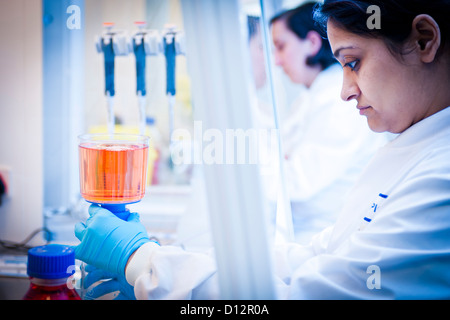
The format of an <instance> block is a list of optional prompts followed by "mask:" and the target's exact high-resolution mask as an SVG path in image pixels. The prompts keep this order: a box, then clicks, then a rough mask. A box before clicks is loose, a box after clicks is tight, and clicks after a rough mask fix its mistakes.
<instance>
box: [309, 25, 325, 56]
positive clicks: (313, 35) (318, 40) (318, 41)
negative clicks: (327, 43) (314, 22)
mask: <svg viewBox="0 0 450 320" xmlns="http://www.w3.org/2000/svg"><path fill="white" fill-rule="evenodd" d="M306 39H307V40H309V42H310V44H311V46H310V52H309V56H310V57H314V56H315V55H316V54H317V53H318V52H319V50H320V48H321V47H322V37H321V36H320V34H319V33H318V32H316V31H314V30H311V31H308V33H307V34H306Z"/></svg>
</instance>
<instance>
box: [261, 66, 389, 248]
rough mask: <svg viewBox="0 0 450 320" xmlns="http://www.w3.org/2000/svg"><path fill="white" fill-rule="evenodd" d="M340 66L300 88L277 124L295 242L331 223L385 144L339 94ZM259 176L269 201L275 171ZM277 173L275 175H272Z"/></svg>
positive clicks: (273, 192) (382, 136)
mask: <svg viewBox="0 0 450 320" xmlns="http://www.w3.org/2000/svg"><path fill="white" fill-rule="evenodd" d="M342 80H343V74H342V67H341V66H340V65H339V64H338V63H336V64H334V65H331V66H329V67H328V68H327V69H325V70H324V71H322V72H320V73H319V74H318V76H317V77H316V79H315V80H314V82H313V83H312V85H311V87H310V88H308V89H307V90H302V91H301V93H300V94H299V96H298V98H297V99H296V100H295V101H294V103H293V104H292V106H291V108H290V110H289V111H288V113H287V115H286V116H285V117H284V120H283V121H282V122H281V124H280V131H281V137H282V142H283V152H284V155H283V158H284V171H285V175H284V181H283V183H284V184H285V185H286V189H287V193H288V195H289V198H290V201H291V208H292V217H293V224H294V232H295V236H296V241H298V242H300V243H302V244H307V243H309V242H310V240H311V237H312V236H313V235H314V234H316V233H317V232H319V231H321V230H323V229H324V228H325V227H327V226H330V225H332V224H334V222H335V221H336V218H337V215H338V213H339V212H340V210H341V209H342V205H343V203H344V199H345V196H346V194H347V193H348V192H349V191H350V189H351V187H352V186H353V185H354V184H355V182H356V180H357V178H358V177H359V175H360V174H361V172H362V170H363V169H364V168H365V167H366V166H367V164H368V163H369V161H370V159H371V158H372V157H373V155H374V154H375V152H376V151H377V150H378V149H379V148H380V147H381V146H383V145H385V144H386V143H387V142H388V139H387V138H388V137H387V135H386V134H376V133H374V132H372V131H371V130H370V129H369V127H368V125H367V119H366V117H362V116H360V115H359V113H358V110H357V109H356V103H355V101H351V102H344V101H342V100H341V99H340V98H339V96H340V91H341V88H342ZM273 164H274V171H273V172H274V174H272V175H263V176H262V178H263V181H264V180H265V183H263V186H264V190H265V191H266V194H267V195H268V196H269V197H270V195H273V199H272V200H276V199H277V198H276V197H277V195H278V190H277V188H278V187H279V186H278V185H277V184H274V183H273V182H274V181H278V179H276V176H277V174H278V173H279V170H278V167H277V162H276V161H274V162H273ZM274 176H275V177H274Z"/></svg>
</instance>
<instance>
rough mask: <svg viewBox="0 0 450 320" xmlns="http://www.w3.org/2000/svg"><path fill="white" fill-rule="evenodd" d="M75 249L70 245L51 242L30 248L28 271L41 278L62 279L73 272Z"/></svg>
mask: <svg viewBox="0 0 450 320" xmlns="http://www.w3.org/2000/svg"><path fill="white" fill-rule="evenodd" d="M70 266H75V250H74V249H73V248H72V247H70V246H65V245H60V244H49V245H45V246H40V247H35V248H32V249H30V250H28V265H27V273H28V275H29V276H30V277H33V278H39V279H61V278H67V277H69V276H71V275H72V274H73V272H74V271H75V268H69V267H70Z"/></svg>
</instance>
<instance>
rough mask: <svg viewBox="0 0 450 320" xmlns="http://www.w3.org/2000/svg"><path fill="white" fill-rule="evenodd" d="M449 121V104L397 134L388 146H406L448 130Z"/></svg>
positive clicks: (449, 129) (449, 128)
mask: <svg viewBox="0 0 450 320" xmlns="http://www.w3.org/2000/svg"><path fill="white" fill-rule="evenodd" d="M449 123H450V106H449V107H447V108H445V109H443V110H441V111H439V112H436V113H435V114H432V115H431V116H429V117H427V118H425V119H423V120H421V121H419V122H417V123H415V124H414V125H412V126H411V127H409V128H408V129H406V130H405V131H403V132H402V133H401V134H399V135H398V136H397V137H396V138H395V139H394V140H392V141H391V143H389V144H388V146H389V147H392V148H401V147H408V146H411V145H413V144H416V143H418V142H421V141H424V140H427V138H431V137H432V136H435V135H436V134H439V133H441V132H442V131H444V130H446V129H447V130H448V131H450V127H449V125H448V124H449Z"/></svg>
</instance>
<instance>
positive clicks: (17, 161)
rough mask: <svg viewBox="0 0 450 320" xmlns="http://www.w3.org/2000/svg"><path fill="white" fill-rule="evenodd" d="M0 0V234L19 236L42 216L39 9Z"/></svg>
mask: <svg viewBox="0 0 450 320" xmlns="http://www.w3.org/2000/svg"><path fill="white" fill-rule="evenodd" d="M41 5H42V3H41V1H40V0H33V1H29V0H14V1H10V0H0V70H1V77H0V81H1V82H0V165H3V166H8V167H10V168H11V180H12V181H11V187H12V190H11V191H12V195H11V197H10V198H8V199H4V202H3V204H2V206H0V239H2V240H5V239H6V240H10V241H22V240H23V239H24V238H25V237H26V236H28V235H29V234H30V233H31V232H32V231H34V230H35V229H37V228H39V227H41V226H42V221H43V215H42V210H43V174H42V165H43V163H42V150H43V141H42V9H41Z"/></svg>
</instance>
